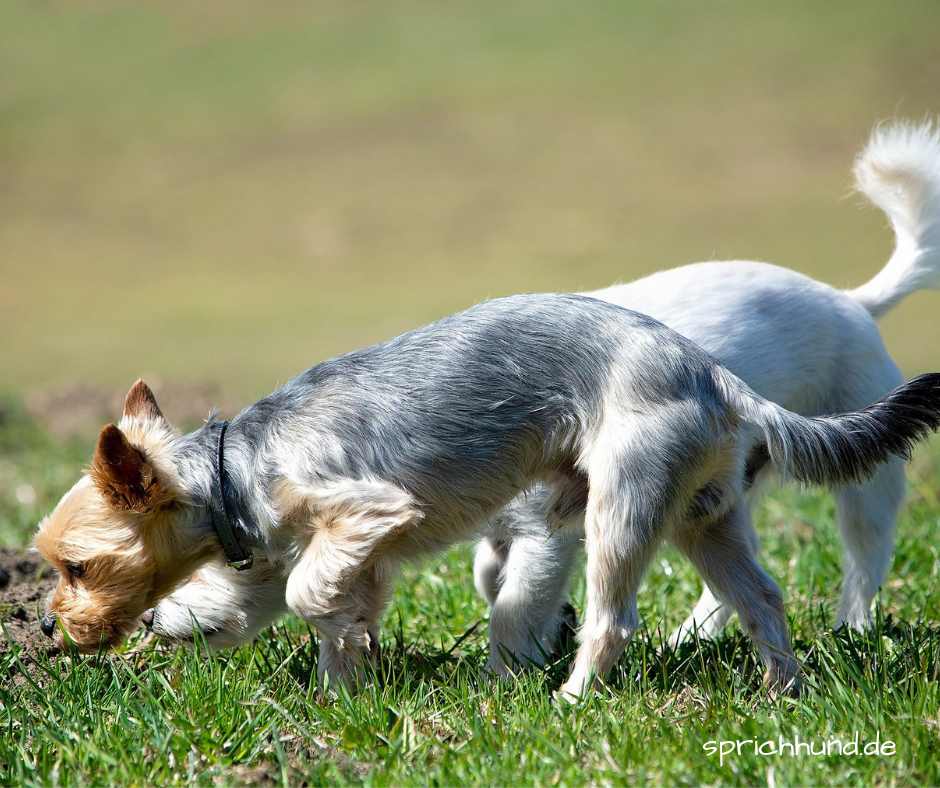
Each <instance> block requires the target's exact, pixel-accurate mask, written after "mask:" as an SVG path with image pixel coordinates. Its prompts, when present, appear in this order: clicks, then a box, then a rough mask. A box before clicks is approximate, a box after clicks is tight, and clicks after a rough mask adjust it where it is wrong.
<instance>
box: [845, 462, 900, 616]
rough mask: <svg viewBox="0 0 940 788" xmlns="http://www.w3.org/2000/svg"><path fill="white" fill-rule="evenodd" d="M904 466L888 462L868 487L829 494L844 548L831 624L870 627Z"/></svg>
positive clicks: (891, 537)
mask: <svg viewBox="0 0 940 788" xmlns="http://www.w3.org/2000/svg"><path fill="white" fill-rule="evenodd" d="M904 491H905V478H904V465H903V462H902V461H901V460H900V459H895V460H892V461H891V462H890V463H889V464H887V465H885V466H884V467H883V468H881V470H880V471H879V472H878V475H877V476H876V477H875V478H874V480H873V481H871V482H870V483H868V484H866V485H863V486H861V487H840V488H838V489H836V490H834V491H833V496H834V497H835V499H836V505H837V519H838V522H839V530H840V531H841V533H842V544H843V548H844V556H843V564H844V568H845V580H844V585H843V587H842V607H841V609H840V610H839V616H838V618H837V619H836V624H837V625H838V624H842V623H845V624H848V625H849V626H851V627H854V628H855V629H858V630H863V629H866V628H867V627H868V626H870V625H871V603H872V600H873V599H874V598H875V594H877V593H878V588H879V587H880V586H881V584H882V582H884V578H885V574H886V573H887V571H888V564H889V563H890V562H891V553H892V550H893V548H894V531H895V525H896V523H897V517H898V510H899V509H900V507H901V502H902V500H903V498H904Z"/></svg>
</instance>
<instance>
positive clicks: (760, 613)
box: [172, 295, 940, 696]
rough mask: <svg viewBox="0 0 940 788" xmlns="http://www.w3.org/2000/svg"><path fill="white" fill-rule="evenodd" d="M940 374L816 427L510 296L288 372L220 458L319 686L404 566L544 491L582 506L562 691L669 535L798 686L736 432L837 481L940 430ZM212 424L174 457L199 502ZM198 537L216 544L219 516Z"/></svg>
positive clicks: (605, 659)
mask: <svg viewBox="0 0 940 788" xmlns="http://www.w3.org/2000/svg"><path fill="white" fill-rule="evenodd" d="M938 381H940V376H937V375H933V376H923V377H922V378H919V379H917V380H916V381H914V382H912V383H910V384H907V385H906V386H905V387H902V388H901V389H899V390H898V391H897V392H895V393H894V394H893V395H892V396H891V397H889V398H886V399H885V400H883V401H882V402H881V403H878V404H877V405H876V406H873V407H872V408H869V409H867V410H866V411H862V412H858V413H853V414H848V415H844V416H833V417H826V418H819V419H805V418H802V417H799V416H796V415H795V414H791V413H788V412H786V411H784V410H783V409H781V408H779V407H777V406H776V405H773V404H772V403H770V402H767V401H766V400H763V399H762V398H760V397H758V396H757V395H756V394H754V393H753V392H752V391H751V390H750V389H748V388H747V386H745V385H744V384H743V383H742V382H741V381H739V380H738V379H737V378H735V377H734V376H733V375H731V374H730V373H729V372H728V371H727V370H725V369H724V368H722V367H720V366H719V365H718V364H717V363H716V362H715V361H714V359H712V358H711V357H710V356H709V355H707V354H706V353H705V352H704V351H702V350H701V349H699V348H698V347H697V346H696V345H694V344H692V343H691V342H690V341H688V340H686V339H684V338H683V337H681V336H679V335H678V334H676V333H675V332H673V331H671V330H670V329H668V328H666V327H665V326H663V325H662V324H660V323H658V322H656V321H654V320H652V319H650V318H647V317H644V316H642V315H639V314H636V313H633V312H629V311H627V310H623V309H620V308H618V307H615V306H612V305H610V304H606V303H603V302H599V301H596V300H594V299H591V298H586V297H582V296H563V295H529V296H516V297H512V298H505V299H498V300H494V301H490V302H487V303H484V304H481V305H479V306H477V307H474V308H472V309H469V310H467V311H466V312H463V313H460V314H458V315H454V316H453V317H449V318H446V319H444V320H441V321H439V322H437V323H434V324H432V325H429V326H425V327H423V328H420V329H417V330H415V331H412V332H409V333H408V334H405V335H403V336H401V337H398V338H397V339H394V340H391V341H389V342H386V343H384V344H381V345H378V346H376V347H373V348H368V349H366V350H362V351H359V352H356V353H351V354H348V355H346V356H342V357H339V358H337V359H333V360H331V361H327V362H324V363H323V364H320V365H318V366H317V367H314V368H313V369H311V370H309V371H308V372H306V373H304V374H302V375H299V376H298V377H296V378H294V379H293V380H292V381H290V382H289V383H288V384H287V385H286V386H284V388H282V389H280V390H279V391H277V392H275V393H274V394H272V395H271V396H269V397H267V398H265V399H263V400H261V401H260V402H258V403H256V404H255V405H252V406H250V407H249V408H247V409H246V410H245V411H243V412H242V413H241V414H239V415H238V416H237V417H236V418H235V419H234V420H233V421H232V423H231V425H230V426H229V431H228V435H227V437H226V449H225V451H226V458H227V459H226V470H227V472H228V474H229V476H230V478H231V480H232V482H233V483H234V484H235V485H236V486H237V488H238V489H239V490H240V491H241V495H240V501H239V505H240V507H241V508H242V509H243V510H244V511H245V513H246V514H247V516H248V519H250V520H251V521H253V522H254V523H256V524H257V527H258V532H257V533H256V534H243V536H244V537H245V538H246V539H247V540H248V541H249V542H250V543H251V544H252V546H253V547H254V548H255V549H256V550H257V551H259V552H260V553H262V554H263V556H264V558H265V560H266V562H267V563H268V564H271V565H274V566H280V567H281V568H282V570H281V571H282V572H283V576H284V577H285V578H286V601H287V603H288V605H289V606H290V607H291V609H293V610H294V611H295V612H296V613H298V614H299V615H301V616H302V617H303V618H305V619H306V620H307V621H309V622H311V623H313V624H315V625H316V626H317V627H318V628H319V629H320V630H321V633H323V634H324V635H325V641H324V643H323V649H322V651H321V655H322V658H321V664H320V666H319V669H318V673H319V675H320V677H321V679H323V678H324V677H325V675H327V674H328V675H330V677H331V680H332V681H334V682H335V681H350V680H353V679H354V678H355V676H356V675H357V674H358V671H359V668H360V666H361V663H362V659H363V657H364V656H365V655H366V653H367V652H368V651H370V650H371V648H372V647H373V646H374V644H375V633H376V631H377V628H378V624H379V620H380V617H381V613H382V610H383V608H384V605H385V603H386V601H387V597H388V594H389V592H390V587H391V580H392V579H393V578H394V576H395V573H396V570H397V568H398V566H399V565H400V563H401V562H402V561H405V560H409V559H412V558H414V557H416V556H418V555H420V554H422V553H426V552H429V551H435V550H439V549H441V548H443V547H446V546H447V545H449V544H451V543H453V542H455V541H457V540H462V539H467V538H471V537H474V536H477V535H479V534H481V533H488V532H490V530H491V526H490V524H489V523H488V519H487V518H488V517H489V516H491V515H493V514H494V513H496V512H497V511H498V510H500V509H501V508H502V507H504V506H505V505H506V504H507V503H508V502H509V501H510V500H511V499H512V498H513V497H514V496H515V495H517V494H518V493H519V492H521V491H523V490H526V489H528V488H529V487H531V485H532V484H533V483H535V482H544V483H545V484H546V485H547V489H548V490H550V494H549V498H548V500H547V501H546V510H547V511H548V513H549V524H550V526H551V527H552V528H553V530H556V531H558V533H557V534H556V535H555V536H553V537H552V538H553V539H569V538H571V536H570V529H568V528H565V526H566V525H567V524H568V522H567V521H568V520H569V519H570V518H571V517H572V516H573V515H575V514H576V513H579V512H582V511H585V510H586V512H587V514H586V521H585V529H584V533H585V540H586V549H587V553H588V570H587V574H588V578H587V582H588V602H587V610H586V612H585V621H584V626H583V627H582V629H581V632H580V635H579V640H580V642H581V645H580V648H579V653H578V657H577V659H576V661H575V664H574V667H573V670H572V675H571V678H570V679H569V681H568V682H567V683H566V685H565V687H563V692H564V693H565V694H566V695H569V696H577V695H580V694H582V693H583V691H584V690H585V689H586V688H587V687H588V686H589V681H590V677H591V676H592V675H595V674H596V675H597V676H598V677H600V678H603V677H604V676H606V674H607V672H608V671H609V669H610V667H611V665H612V664H613V661H614V660H615V659H616V658H617V656H618V655H619V654H620V653H621V651H622V650H623V647H624V646H625V644H626V642H627V641H628V640H629V638H630V636H631V635H632V633H633V631H634V630H635V629H636V626H637V624H638V621H637V614H636V590H637V587H638V585H639V581H640V578H641V576H642V573H643V571H644V570H645V568H646V566H647V565H648V562H649V560H650V558H651V557H652V554H653V552H654V551H655V549H656V547H657V546H658V545H659V544H660V543H661V541H662V540H663V539H667V538H668V539H671V540H672V541H673V542H674V543H675V544H676V545H677V546H678V547H679V548H680V549H681V550H682V551H683V552H684V553H685V554H686V555H687V556H689V558H690V559H691V560H692V561H693V562H694V563H695V565H696V567H697V568H698V569H699V571H700V572H701V573H702V575H703V577H705V579H706V580H707V581H708V583H709V585H710V586H711V587H712V588H713V589H714V590H715V591H716V592H717V593H719V594H720V595H721V596H723V597H724V598H725V599H727V601H728V602H729V603H730V604H731V605H732V606H733V607H735V609H737V611H738V612H739V614H740V615H741V620H742V622H743V624H744V627H745V629H746V631H747V632H748V634H749V635H750V636H751V637H752V638H753V639H754V641H755V643H756V644H757V646H758V649H759V650H760V652H761V656H762V658H763V660H764V662H765V664H766V665H767V668H768V676H769V678H770V680H771V681H772V682H774V683H779V682H789V681H791V680H792V679H793V678H794V676H795V675H796V673H797V666H796V662H795V660H794V659H793V657H792V651H791V649H790V646H789V643H788V639H787V634H786V625H785V620H784V613H783V606H782V596H781V594H780V591H779V589H778V588H777V587H776V585H775V584H774V582H773V581H772V580H771V579H770V578H769V576H767V574H766V573H765V572H764V571H763V570H762V569H761V568H760V566H759V564H758V563H757V562H756V560H755V558H754V553H755V549H756V545H755V544H754V543H753V539H752V536H751V534H752V532H751V527H750V522H749V519H748V515H747V511H746V509H745V507H744V506H743V504H742V496H743V489H744V479H743V477H744V465H745V462H744V460H745V457H744V456H743V455H744V453H743V450H742V448H743V445H744V444H743V443H742V440H741V438H740V434H739V432H740V428H741V422H750V423H752V424H754V425H756V426H758V427H759V428H760V429H762V430H763V431H764V432H765V434H766V438H767V441H768V442H769V444H770V446H771V457H772V460H773V462H774V463H775V465H776V466H777V467H778V469H779V470H780V471H781V472H783V473H785V474H788V475H790V476H792V477H794V478H797V479H800V480H803V481H807V482H812V483H818V484H835V483H842V482H845V481H846V480H850V479H851V480H854V479H857V478H859V477H860V476H864V475H866V474H870V473H871V472H872V471H873V470H874V469H875V468H876V466H877V464H878V463H880V462H882V461H884V459H885V458H886V457H887V456H888V454H889V453H890V452H898V451H899V452H905V451H907V450H908V449H909V447H910V445H911V443H912V442H913V441H914V440H916V439H917V438H918V437H920V436H921V435H922V434H923V433H924V431H925V430H926V429H928V428H929V429H933V428H936V426H937V425H938V423H940V417H938V412H940V387H938ZM214 428H215V427H214V425H212V424H210V425H207V427H206V428H204V429H203V430H200V431H199V432H197V433H194V434H192V435H190V436H186V437H184V438H181V439H180V440H179V442H178V444H177V446H176V447H175V448H174V449H173V452H172V453H173V454H175V455H176V456H177V457H178V464H179V466H180V467H181V469H182V472H181V474H180V475H181V476H182V477H183V478H185V479H187V480H191V483H192V488H191V490H190V494H189V497H190V499H191V500H192V502H193V504H194V505H196V506H199V505H204V503H200V502H201V501H204V500H205V496H206V495H207V490H208V478H207V476H206V473H205V468H207V467H209V461H208V459H206V456H207V452H208V451H209V448H208V447H211V445H212V440H211V435H210V433H211V432H212V431H213V430H214ZM885 446H887V449H886V448H885ZM553 513H554V515H553ZM200 528H201V529H202V534H201V538H207V537H206V534H207V532H208V531H209V529H210V528H211V526H210V525H209V523H208V519H206V520H205V521H204V522H203V523H202V525H201V526H200ZM552 601H554V600H552ZM492 629H493V631H492V632H491V641H492V646H493V648H492V650H491V658H490V666H491V668H492V669H493V670H494V671H496V672H498V673H505V672H506V671H507V670H508V669H509V666H508V665H506V663H505V662H504V661H503V656H502V655H503V654H504V653H514V649H515V647H516V645H517V644H515V643H509V644H507V643H505V642H504V641H502V640H501V639H500V631H499V626H498V622H494V627H493V628H492ZM504 646H507V648H501V647H504Z"/></svg>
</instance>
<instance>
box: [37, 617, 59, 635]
mask: <svg viewBox="0 0 940 788" xmlns="http://www.w3.org/2000/svg"><path fill="white" fill-rule="evenodd" d="M55 623H56V621H55V616H54V615H53V614H52V613H47V614H46V615H44V616H43V617H42V619H40V621H39V628H40V629H41V630H42V634H44V635H45V636H46V637H50V638H51V637H52V636H53V635H54V634H55Z"/></svg>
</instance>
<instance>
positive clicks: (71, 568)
mask: <svg viewBox="0 0 940 788" xmlns="http://www.w3.org/2000/svg"><path fill="white" fill-rule="evenodd" d="M65 571H67V572H68V573H69V577H81V576H82V575H83V574H85V562H84V561H77V562H73V561H66V563H65Z"/></svg>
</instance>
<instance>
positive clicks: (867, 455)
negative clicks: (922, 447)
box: [726, 372, 940, 486]
mask: <svg viewBox="0 0 940 788" xmlns="http://www.w3.org/2000/svg"><path fill="white" fill-rule="evenodd" d="M735 380H736V379H735ZM726 385H727V379H726ZM735 388H737V390H736V391H731V392H729V395H730V396H729V401H730V402H731V403H732V405H733V406H735V407H736V409H737V410H738V413H740V414H741V416H742V418H744V419H745V421H748V422H751V423H752V424H755V425H757V426H759V427H760V428H761V429H762V430H763V431H764V434H765V436H766V439H767V445H768V448H769V452H770V458H771V461H772V462H773V464H774V467H775V468H776V469H777V470H778V471H780V472H781V473H782V474H784V475H785V476H788V477H792V478H795V479H797V480H799V481H802V482H806V483H809V484H819V485H824V486H833V485H841V484H851V483H855V482H861V481H865V480H867V479H870V478H871V477H872V476H873V475H874V474H875V472H876V471H877V469H878V467H879V466H880V465H882V464H883V463H885V462H887V461H888V460H890V459H891V458H892V457H896V456H900V457H905V458H907V457H909V456H910V453H911V449H912V448H913V446H914V444H915V443H917V441H919V440H922V439H923V438H925V437H926V436H927V435H929V434H930V433H931V432H933V431H935V430H937V429H938V428H940V373H935V372H932V373H928V374H926V375H921V376H919V377H917V378H914V379H913V380H910V381H908V382H907V383H904V384H903V385H901V386H898V387H897V388H896V389H894V391H892V392H890V393H889V394H887V395H886V396H885V397H883V398H882V399H880V400H878V401H877V402H875V403H874V404H873V405H869V406H868V407H867V408H864V409H862V410H859V411H854V412H851V413H841V414H837V415H833V416H817V417H814V418H805V417H803V416H798V415H796V414H795V413H790V412H789V411H787V410H784V409H783V408H781V407H779V406H777V405H774V404H773V403H771V402H768V401H767V400H764V399H761V398H760V397H757V396H756V395H755V394H753V392H751V391H750V390H749V389H746V388H745V387H741V386H738V387H735ZM742 389H743V390H742ZM726 391H727V389H726ZM742 395H743V396H742Z"/></svg>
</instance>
